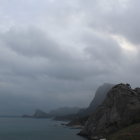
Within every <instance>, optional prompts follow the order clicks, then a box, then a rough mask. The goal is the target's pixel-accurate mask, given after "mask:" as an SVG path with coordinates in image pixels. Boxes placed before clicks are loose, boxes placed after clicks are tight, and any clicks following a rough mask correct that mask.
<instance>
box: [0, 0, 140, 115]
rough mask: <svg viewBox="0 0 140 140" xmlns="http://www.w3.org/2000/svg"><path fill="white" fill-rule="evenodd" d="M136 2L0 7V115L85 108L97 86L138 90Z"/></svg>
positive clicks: (1, 1)
mask: <svg viewBox="0 0 140 140" xmlns="http://www.w3.org/2000/svg"><path fill="white" fill-rule="evenodd" d="M139 5H140V1H139V0H0V115H2V114H22V113H23V114H24V113H25V112H27V113H29V112H32V111H33V110H34V109H36V108H40V109H44V110H45V111H48V110H50V109H52V108H56V107H62V106H79V107H86V106H87V105H88V104H89V102H90V101H91V100H92V98H93V96H94V93H95V90H96V89H97V87H98V86H100V85H102V84H103V83H114V84H115V83H120V82H125V83H130V84H131V85H132V86H134V87H137V86H140V76H139V74H140V61H139V60H140V8H139Z"/></svg>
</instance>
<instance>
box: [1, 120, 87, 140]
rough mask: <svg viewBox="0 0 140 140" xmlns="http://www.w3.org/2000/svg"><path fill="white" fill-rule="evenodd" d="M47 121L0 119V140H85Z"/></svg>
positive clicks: (68, 129) (57, 124)
mask: <svg viewBox="0 0 140 140" xmlns="http://www.w3.org/2000/svg"><path fill="white" fill-rule="evenodd" d="M78 131H79V130H76V129H70V128H68V127H65V126H62V125H61V122H56V121H52V120H49V119H30V118H29V119H27V118H0V140H85V139H84V138H82V137H80V136H77V135H76V133H77V132H78Z"/></svg>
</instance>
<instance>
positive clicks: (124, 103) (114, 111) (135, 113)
mask: <svg viewBox="0 0 140 140" xmlns="http://www.w3.org/2000/svg"><path fill="white" fill-rule="evenodd" d="M136 122H140V88H136V89H134V90H133V89H131V87H130V86H129V85H128V84H119V85H116V86H114V87H113V88H112V89H111V90H110V91H109V92H108V94H107V97H106V98H105V100H104V102H103V103H102V105H101V106H99V107H98V108H97V109H96V111H95V112H94V113H93V114H92V115H91V116H90V117H89V119H88V121H87V122H86V125H85V127H84V129H83V130H82V131H81V132H80V133H79V134H80V135H84V136H88V137H94V136H101V135H102V136H106V135H108V134H110V133H112V132H115V131H117V130H119V129H121V128H123V127H126V126H128V125H131V124H133V123H136Z"/></svg>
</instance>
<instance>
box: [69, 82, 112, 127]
mask: <svg viewBox="0 0 140 140" xmlns="http://www.w3.org/2000/svg"><path fill="white" fill-rule="evenodd" d="M113 86H114V85H113V84H109V83H104V84H103V85H101V86H100V87H99V88H98V89H97V91H96V93H95V97H94V98H93V100H92V101H91V103H90V104H89V106H88V107H87V108H85V109H81V110H80V111H79V112H78V113H77V114H75V115H74V117H75V118H74V119H73V120H72V121H71V122H70V123H69V124H68V125H70V126H74V125H77V124H78V125H80V124H81V125H84V124H85V122H86V121H87V119H88V117H89V115H91V114H92V113H93V112H94V111H95V109H96V108H97V106H99V105H100V104H101V103H102V102H103V100H104V99H105V97H106V95H107V93H108V91H109V90H110V89H111V88H112V87H113Z"/></svg>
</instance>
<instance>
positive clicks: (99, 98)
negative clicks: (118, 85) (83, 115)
mask: <svg viewBox="0 0 140 140" xmlns="http://www.w3.org/2000/svg"><path fill="white" fill-rule="evenodd" d="M113 86H114V85H113V84H108V83H104V84H103V85H102V86H100V87H99V88H98V89H97V91H96V93H95V97H94V98H93V100H92V102H91V103H90V105H89V107H88V108H87V109H86V112H87V113H88V114H90V113H93V112H94V111H95V109H96V108H97V107H98V106H99V105H101V104H102V102H103V101H104V99H105V97H106V95H107V93H108V91H109V90H110V89H111V88H112V87H113Z"/></svg>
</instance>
